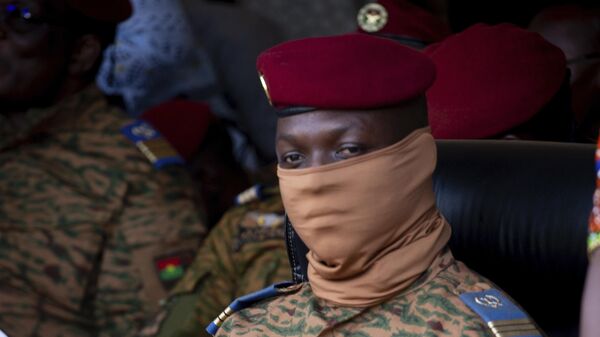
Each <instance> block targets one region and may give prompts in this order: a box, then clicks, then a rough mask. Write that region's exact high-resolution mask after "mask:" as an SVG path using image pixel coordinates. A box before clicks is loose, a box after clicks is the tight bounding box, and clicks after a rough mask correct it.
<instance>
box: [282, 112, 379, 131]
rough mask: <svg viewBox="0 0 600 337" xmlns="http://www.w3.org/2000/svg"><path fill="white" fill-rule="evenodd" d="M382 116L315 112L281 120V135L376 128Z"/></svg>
mask: <svg viewBox="0 0 600 337" xmlns="http://www.w3.org/2000/svg"><path fill="white" fill-rule="evenodd" d="M380 119H381V114H377V113H369V112H366V111H332V110H315V111H311V112H306V113H302V114H298V115H293V116H289V117H283V118H279V120H278V121H277V131H278V132H279V133H281V132H285V133H329V132H332V131H333V130H338V129H346V130H347V129H354V128H358V129H364V128H375V127H376V126H377V124H378V121H379V120H380Z"/></svg>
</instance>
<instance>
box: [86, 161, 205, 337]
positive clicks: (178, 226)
mask: <svg viewBox="0 0 600 337" xmlns="http://www.w3.org/2000/svg"><path fill="white" fill-rule="evenodd" d="M185 176H186V175H185V173H184V172H183V169H182V168H180V167H171V168H168V169H165V170H162V171H154V172H152V174H150V175H140V176H136V175H135V174H130V176H128V177H126V179H127V181H128V183H129V184H128V193H127V196H126V199H125V207H124V208H123V209H122V210H121V212H120V213H119V214H118V216H117V217H116V218H114V219H113V221H112V222H111V225H112V231H111V235H110V236H109V238H108V240H107V243H106V248H105V251H104V254H103V256H102V262H101V266H100V271H99V278H98V284H97V292H96V298H95V305H94V307H95V315H96V318H97V323H98V325H99V336H101V337H102V336H107V337H108V336H111V337H112V336H120V337H127V336H133V335H135V334H136V333H137V332H138V331H139V330H140V328H141V327H142V324H143V323H144V321H145V320H147V319H148V318H150V317H152V316H153V315H154V314H155V313H156V312H157V311H158V308H159V302H160V301H161V300H164V299H165V298H166V295H167V292H168V291H169V290H170V289H171V288H172V286H173V285H174V284H175V283H176V282H177V281H178V280H179V279H180V278H181V277H182V276H183V274H184V270H185V268H186V267H187V266H188V265H189V263H191V261H192V259H193V254H194V253H195V251H196V250H197V248H198V246H199V244H200V242H201V240H202V239H203V238H204V235H205V226H204V222H203V221H202V220H201V217H200V215H199V214H198V211H197V210H196V207H195V205H194V202H193V200H194V196H193V191H192V190H191V188H190V186H191V185H190V184H189V183H188V181H187V180H186V179H185Z"/></svg>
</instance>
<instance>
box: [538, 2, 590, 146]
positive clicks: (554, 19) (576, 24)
mask: <svg viewBox="0 0 600 337" xmlns="http://www.w3.org/2000/svg"><path fill="white" fill-rule="evenodd" d="M529 29H530V30H532V31H534V32H538V33H540V34H541V35H542V36H543V37H544V38H545V39H546V40H548V41H549V42H550V43H552V44H554V45H556V46H557V47H559V48H560V49H561V50H562V51H563V52H564V53H565V56H566V58H567V67H569V70H570V71H571V97H572V101H573V113H574V114H575V119H576V121H577V128H576V131H575V132H576V134H575V137H576V138H575V140H576V141H579V142H587V143H593V142H595V141H596V139H597V138H598V129H599V128H600V6H598V5H595V6H593V7H584V6H580V5H565V6H554V7H548V8H546V9H544V10H543V11H541V12H540V13H539V14H538V15H536V17H535V18H534V19H533V20H532V21H531V23H530V24H529Z"/></svg>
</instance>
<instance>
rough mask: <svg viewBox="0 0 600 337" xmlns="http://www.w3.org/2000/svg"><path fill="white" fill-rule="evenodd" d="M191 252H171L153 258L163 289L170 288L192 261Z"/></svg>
mask: <svg viewBox="0 0 600 337" xmlns="http://www.w3.org/2000/svg"><path fill="white" fill-rule="evenodd" d="M192 258H193V255H192V254H191V252H185V253H180V254H172V255H169V256H165V257H161V258H157V259H156V260H155V266H156V271H157V273H158V278H159V279H160V281H161V282H162V284H163V286H164V287H165V289H167V290H170V289H171V288H172V287H173V286H174V285H175V283H177V281H179V280H180V279H181V278H182V277H183V274H184V273H185V270H186V269H187V267H188V266H189V265H190V263H191V262H192Z"/></svg>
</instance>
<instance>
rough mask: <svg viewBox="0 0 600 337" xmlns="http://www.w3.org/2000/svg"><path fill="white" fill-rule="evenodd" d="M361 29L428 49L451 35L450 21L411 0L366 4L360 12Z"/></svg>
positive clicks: (360, 30) (382, 0)
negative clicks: (445, 20) (428, 46)
mask: <svg viewBox="0 0 600 337" xmlns="http://www.w3.org/2000/svg"><path fill="white" fill-rule="evenodd" d="M357 22H358V31H359V32H361V33H368V34H375V35H378V36H382V37H388V38H392V39H396V40H399V41H400V42H401V43H403V44H405V45H408V46H411V47H416V48H419V49H421V48H424V47H425V46H427V45H428V44H431V43H434V42H438V41H441V40H443V39H444V38H446V37H447V36H448V35H450V27H449V25H448V23H447V22H444V21H443V20H442V19H441V18H439V17H437V16H435V15H434V14H432V13H431V12H429V11H427V10H426V9H425V8H423V7H420V6H418V5H415V4H412V3H410V2H409V1H407V0H379V1H375V2H370V3H368V4H366V5H364V6H363V7H362V8H361V9H360V10H359V12H358V15H357Z"/></svg>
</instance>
